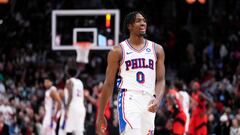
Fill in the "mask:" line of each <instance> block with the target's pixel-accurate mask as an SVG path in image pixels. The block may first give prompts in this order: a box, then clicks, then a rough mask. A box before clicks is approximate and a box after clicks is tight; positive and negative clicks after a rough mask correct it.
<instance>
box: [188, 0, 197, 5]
mask: <svg viewBox="0 0 240 135" xmlns="http://www.w3.org/2000/svg"><path fill="white" fill-rule="evenodd" d="M186 2H187V4H193V3H195V2H196V0H186Z"/></svg>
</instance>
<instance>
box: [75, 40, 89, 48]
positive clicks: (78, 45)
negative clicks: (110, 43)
mask: <svg viewBox="0 0 240 135" xmlns="http://www.w3.org/2000/svg"><path fill="white" fill-rule="evenodd" d="M73 46H74V48H76V49H78V48H79V49H86V50H88V49H90V48H91V46H92V42H88V41H81V42H75V43H73Z"/></svg>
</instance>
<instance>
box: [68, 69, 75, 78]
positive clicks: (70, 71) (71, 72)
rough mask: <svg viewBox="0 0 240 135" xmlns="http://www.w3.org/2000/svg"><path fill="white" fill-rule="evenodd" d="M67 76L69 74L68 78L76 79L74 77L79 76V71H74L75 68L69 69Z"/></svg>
mask: <svg viewBox="0 0 240 135" xmlns="http://www.w3.org/2000/svg"><path fill="white" fill-rule="evenodd" d="M67 74H68V76H70V77H74V76H76V75H77V70H76V69H74V68H69V69H68V70H67Z"/></svg>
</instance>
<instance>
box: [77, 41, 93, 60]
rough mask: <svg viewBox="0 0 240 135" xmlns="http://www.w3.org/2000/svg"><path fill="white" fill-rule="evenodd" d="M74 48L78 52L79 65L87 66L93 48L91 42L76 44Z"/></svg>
mask: <svg viewBox="0 0 240 135" xmlns="http://www.w3.org/2000/svg"><path fill="white" fill-rule="evenodd" d="M74 48H75V50H76V52H77V58H76V62H77V63H84V64H87V63H88V62H89V60H88V55H89V51H90V48H91V42H76V43H75V44H74Z"/></svg>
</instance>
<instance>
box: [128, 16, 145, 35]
mask: <svg viewBox="0 0 240 135" xmlns="http://www.w3.org/2000/svg"><path fill="white" fill-rule="evenodd" d="M146 28H147V23H146V20H145V18H144V17H143V16H142V15H141V14H139V13H138V14H136V18H135V21H134V22H133V24H130V26H129V30H130V33H131V32H133V33H134V34H136V35H140V36H144V35H145V34H146Z"/></svg>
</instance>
